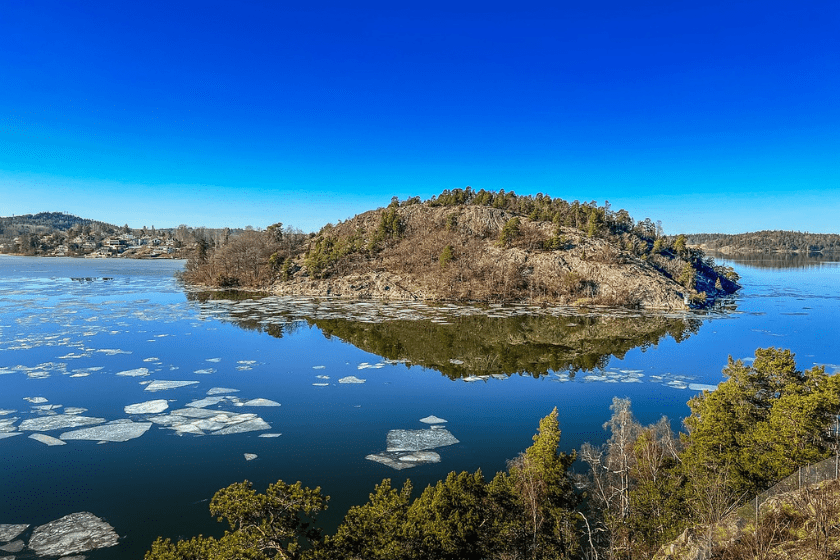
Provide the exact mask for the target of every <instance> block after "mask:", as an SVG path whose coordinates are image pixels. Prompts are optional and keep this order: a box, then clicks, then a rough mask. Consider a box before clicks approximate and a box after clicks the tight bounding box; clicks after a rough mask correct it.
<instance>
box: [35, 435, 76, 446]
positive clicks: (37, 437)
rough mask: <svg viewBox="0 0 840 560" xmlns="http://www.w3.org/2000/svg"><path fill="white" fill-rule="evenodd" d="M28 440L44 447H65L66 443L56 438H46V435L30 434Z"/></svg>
mask: <svg viewBox="0 0 840 560" xmlns="http://www.w3.org/2000/svg"><path fill="white" fill-rule="evenodd" d="M29 437H30V439H34V440H35V441H40V442H41V443H43V444H45V445H50V446H54V445H67V442H64V441H61V440H60V439H58V438H54V437H52V436H48V435H47V434H30V435H29Z"/></svg>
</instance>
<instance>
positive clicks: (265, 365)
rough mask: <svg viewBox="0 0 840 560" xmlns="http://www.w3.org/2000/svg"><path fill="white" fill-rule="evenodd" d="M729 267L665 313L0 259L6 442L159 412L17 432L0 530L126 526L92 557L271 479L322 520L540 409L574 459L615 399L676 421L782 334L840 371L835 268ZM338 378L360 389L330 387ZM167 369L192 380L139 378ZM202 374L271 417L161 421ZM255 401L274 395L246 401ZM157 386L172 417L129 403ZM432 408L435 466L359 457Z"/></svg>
mask: <svg viewBox="0 0 840 560" xmlns="http://www.w3.org/2000/svg"><path fill="white" fill-rule="evenodd" d="M726 264H730V265H732V266H734V267H735V268H736V270H737V271H738V272H739V274H741V276H742V284H743V285H744V288H743V289H742V290H741V292H740V293H739V294H738V295H737V296H735V297H733V298H732V299H731V300H728V301H726V302H724V303H723V304H722V305H721V306H720V307H718V308H717V309H715V310H712V311H710V312H703V313H685V314H679V313H671V314H667V315H662V314H640V313H633V312H610V313H604V312H596V311H592V312H585V313H582V312H579V311H575V310H571V309H545V308H530V307H527V306H519V307H517V306H514V307H488V308H476V307H463V306H430V305H423V304H388V305H383V304H376V303H370V302H367V303H361V304H351V303H347V302H336V301H328V300H320V301H314V300H307V299H282V298H263V299H251V298H246V299H241V297H242V296H241V295H234V294H225V293H201V292H194V291H190V290H187V289H185V287H184V286H183V285H182V284H181V283H180V282H179V281H178V280H177V279H176V278H175V276H174V274H175V273H176V272H177V271H178V270H180V269H181V268H182V266H183V262H182V261H154V262H152V261H123V260H92V259H87V260H83V259H77V260H73V259H58V258H56V259H39V258H23V257H9V256H0V436H3V434H10V433H16V432H18V431H20V428H21V425H22V424H23V423H24V422H27V421H28V420H33V419H38V418H41V417H46V416H52V415H56V414H64V411H65V410H67V409H68V408H71V411H70V412H75V413H76V414H77V415H82V416H85V417H95V418H101V419H104V420H105V421H107V422H112V421H124V420H126V419H131V420H133V421H135V422H148V421H149V420H150V419H152V417H155V418H157V422H155V421H153V423H152V424H151V427H150V428H149V429H148V431H146V432H145V433H143V435H142V436H140V437H137V438H135V439H131V440H129V441H124V442H108V443H104V444H100V443H98V442H97V441H77V440H69V441H66V445H60V446H48V445H45V444H44V443H41V442H40V441H36V440H34V439H31V438H30V437H27V436H28V435H30V434H32V433H38V432H36V431H31V430H30V431H25V432H24V433H22V434H20V435H17V436H10V437H4V438H2V439H0V524H2V523H32V524H35V525H38V524H43V523H46V522H48V521H51V520H54V519H57V518H59V517H62V516H64V515H66V514H69V513H73V512H77V511H90V512H92V513H94V514H95V515H98V516H100V517H103V518H105V519H106V520H107V521H108V522H109V523H111V525H113V526H114V527H115V528H116V530H117V532H118V533H119V534H120V535H121V537H122V540H121V543H120V544H119V545H118V547H117V548H115V549H106V550H102V551H98V552H95V553H91V554H90V555H89V557H90V558H112V557H120V558H142V555H143V552H144V551H145V550H146V549H148V547H149V545H150V543H151V542H152V541H153V540H154V538H155V537H156V536H158V535H163V536H168V537H172V538H178V537H189V536H193V535H195V534H198V533H203V534H205V535H207V534H220V532H221V531H222V529H223V527H222V526H221V525H220V524H217V523H216V522H215V520H214V519H213V518H211V516H210V515H209V512H208V509H207V506H208V501H209V498H210V497H212V495H213V493H214V492H215V491H216V490H218V489H219V488H222V487H224V486H227V485H229V484H231V483H233V482H236V481H241V480H243V479H248V480H250V481H252V482H253V483H254V485H255V487H256V488H257V489H259V490H263V489H264V488H265V487H266V486H267V485H268V484H269V483H271V482H274V481H276V480H277V479H283V480H285V481H287V482H294V481H297V480H300V481H302V482H303V483H304V484H306V485H309V486H321V488H322V490H323V491H324V493H326V494H328V495H330V496H332V500H331V502H330V509H329V510H328V511H327V512H326V513H325V514H324V515H323V516H322V517H321V520H322V521H323V523H324V525H325V526H326V527H328V528H330V527H334V525H335V524H336V523H337V522H338V521H339V520H340V519H341V518H342V517H343V515H344V513H346V510H347V508H348V507H349V506H350V505H353V504H357V503H362V502H364V501H366V500H367V496H368V494H369V493H370V492H371V491H372V489H373V486H374V484H376V483H378V482H379V481H381V480H382V479H383V478H386V477H388V478H391V479H392V480H393V481H394V483H395V484H396V485H401V484H402V482H403V481H404V480H405V479H406V478H410V479H411V480H412V482H413V483H414V485H415V489H422V488H423V487H425V485H426V484H429V483H432V482H434V481H436V480H438V479H440V478H443V477H444V476H445V475H446V474H447V473H448V472H449V471H452V470H475V469H477V468H481V469H482V470H483V471H484V473H485V474H486V475H487V476H492V475H493V473H495V472H496V471H498V470H501V469H504V468H505V461H506V460H507V459H510V458H512V457H514V456H516V455H517V454H518V453H519V452H520V451H522V450H523V449H524V448H526V447H527V446H528V445H529V444H530V443H531V436H532V435H533V433H534V431H535V430H536V427H537V424H538V421H539V419H540V418H541V417H543V416H545V415H546V414H548V413H549V412H550V411H551V409H552V408H553V407H555V406H556V407H557V408H558V410H559V413H560V426H561V429H562V430H563V438H562V441H561V445H562V447H563V448H564V449H565V450H567V451H571V450H573V449H575V448H579V447H580V445H581V443H583V442H585V441H591V442H593V443H600V442H602V441H603V440H604V438H605V433H604V431H603V429H602V428H601V426H602V424H603V423H604V422H605V421H606V420H607V419H608V417H609V414H610V412H609V405H610V403H611V400H612V398H613V397H614V396H620V397H628V398H630V399H631V400H632V401H633V409H634V412H635V413H636V416H637V417H638V418H639V420H640V421H642V422H644V423H650V422H654V421H656V420H658V418H659V417H660V416H662V415H663V414H664V415H667V416H669V417H670V418H671V419H672V420H673V423H674V426H675V428H678V427H679V420H680V419H681V418H682V417H684V416H685V415H686V414H687V413H688V407H687V406H686V401H687V400H688V399H689V398H690V397H691V396H692V395H693V394H695V393H696V391H697V390H699V389H702V388H703V387H704V386H710V385H716V384H717V383H719V382H720V381H722V375H721V369H722V368H723V366H724V365H725V364H726V360H727V357H728V356H730V355H731V356H733V357H735V358H748V357H751V356H752V355H753V352H754V350H755V349H756V348H758V347H768V346H777V347H783V348H790V349H791V350H793V351H794V352H795V353H796V355H797V361H798V364H799V366H800V368H809V367H811V366H813V365H814V364H822V365H825V366H826V368H827V370H828V371H832V372H836V371H839V370H840V365H837V364H840V344H838V343H837V325H838V321H837V317H838V312H840V294H838V290H837V286H838V285H840V265H838V263H836V262H820V261H819V260H807V261H805V262H804V264H803V263H802V262H800V261H796V263H795V267H793V268H790V267H789V268H778V266H785V265H784V263H783V264H781V265H779V264H778V263H777V264H775V265H774V264H773V263H772V262H767V261H762V262H752V263H750V264H748V265H747V264H740V263H738V262H734V261H727V262H726ZM787 264H788V265H790V264H791V263H787ZM143 368H145V369H143ZM351 376H352V377H355V378H357V379H363V380H364V383H342V382H339V380H341V379H345V378H348V377H351ZM161 380H170V381H190V382H197V383H192V384H189V385H186V386H182V387H178V388H173V389H168V390H162V391H158V392H151V391H148V390H147V387H149V388H151V387H154V386H155V385H151V384H150V383H151V382H156V381H161ZM214 388H224V389H235V390H236V392H219V393H218V395H216V396H217V399H218V398H219V397H225V396H229V397H230V398H227V399H224V400H221V401H219V402H216V403H212V404H210V405H208V406H206V407H204V408H200V406H199V407H194V408H193V410H196V409H198V410H212V411H217V413H222V414H223V415H224V414H227V416H226V417H225V416H222V418H228V419H230V418H234V416H233V415H239V414H251V415H256V416H258V417H259V418H261V419H262V421H264V422H265V423H266V424H267V425H268V426H266V427H264V429H260V430H256V431H251V432H247V433H233V434H228V435H223V433H220V434H213V431H218V430H219V428H220V426H218V425H217V426H210V427H207V426H205V430H204V431H203V433H204V434H206V435H201V434H198V433H184V432H183V431H178V430H174V429H171V426H167V425H165V424H164V423H160V422H163V421H161V420H160V419H159V418H158V417H159V416H161V415H166V414H169V413H171V412H172V411H173V410H178V409H185V408H189V407H187V405H189V404H190V403H195V401H201V400H202V399H204V398H206V397H207V396H208V391H210V393H211V396H212V395H213V394H214V393H215V391H211V389H214ZM258 398H262V399H269V400H271V401H275V402H276V403H279V404H280V406H252V405H253V404H254V403H253V402H252V403H250V404H249V402H248V401H252V399H258ZM27 399H28V400H27ZM150 400H166V401H167V402H166V404H167V405H168V407H169V409H168V410H167V411H165V412H163V413H160V414H151V413H150V414H129V413H127V412H126V411H125V407H126V406H128V405H132V404H136V403H141V402H145V401H150ZM33 401H35V402H33ZM38 401H43V402H38ZM196 404H199V405H200V404H201V402H199V403H196ZM50 405H61V407H59V408H54V409H52V410H48V407H49V406H50ZM38 407H40V408H38ZM72 408H77V409H81V408H83V409H86V411H84V412H81V411H79V410H72ZM429 415H435V416H437V417H439V418H443V419H446V420H447V422H446V424H445V425H446V428H447V429H448V430H449V432H451V434H452V435H453V436H454V437H455V438H457V440H458V442H459V443H456V444H454V445H448V446H445V447H439V448H437V449H435V452H437V453H438V454H439V455H440V458H441V461H440V462H439V463H433V464H421V465H418V466H416V467H414V468H410V469H406V470H394V469H392V468H390V467H388V466H387V465H384V464H379V463H377V462H374V461H371V460H368V459H366V456H368V455H370V454H378V453H381V452H383V451H385V449H386V436H387V434H388V432H389V431H390V430H395V429H405V430H421V429H426V428H428V426H427V425H425V424H423V423H421V422H420V419H421V418H424V417H427V416H429ZM71 416H72V415H71ZM236 418H240V417H236ZM242 418H244V417H242ZM24 425H25V424H24ZM211 428H214V429H211ZM76 429H80V428H71V429H56V430H52V431H44V432H41V433H44V434H46V435H50V436H53V437H56V438H58V437H59V436H60V435H61V434H63V433H66V432H70V431H73V430H76ZM261 434H262V435H265V434H281V435H279V436H276V437H259V436H260V435H261ZM246 453H249V454H255V455H257V457H256V459H253V460H246V459H245V454H246Z"/></svg>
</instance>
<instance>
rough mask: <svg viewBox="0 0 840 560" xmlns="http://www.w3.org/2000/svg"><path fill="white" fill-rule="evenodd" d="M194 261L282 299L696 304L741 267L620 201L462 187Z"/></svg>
mask: <svg viewBox="0 0 840 560" xmlns="http://www.w3.org/2000/svg"><path fill="white" fill-rule="evenodd" d="M249 233H250V235H248V236H241V237H238V238H232V239H231V240H230V242H229V243H228V244H226V245H224V246H222V247H220V248H218V249H216V250H215V251H205V252H203V253H201V254H199V253H196V255H195V256H194V257H193V258H191V259H190V261H189V262H188V264H187V271H186V274H185V278H186V279H187V280H188V281H190V282H193V283H197V284H203V285H208V286H216V287H225V288H230V287H238V288H245V287H247V288H257V289H262V290H266V291H270V292H272V293H274V294H277V295H295V296H297V295H304V296H329V297H342V298H353V299H388V300H425V301H451V302H523V301H527V302H531V303H537V304H553V305H578V306H590V305H598V306H616V307H633V308H645V309H671V310H672V309H684V308H686V307H695V306H696V307H703V306H707V305H710V304H711V303H713V302H714V301H715V300H716V299H717V298H719V297H721V296H724V295H727V294H731V293H733V292H735V291H736V290H737V289H738V288H739V287H740V286H739V285H738V283H737V282H738V277H737V274H735V273H734V271H732V269H730V268H728V267H722V266H716V265H715V263H714V261H713V260H712V259H710V258H707V257H706V256H705V254H704V253H703V252H702V251H701V250H698V249H694V248H690V247H688V246H687V244H686V238H685V236H676V237H665V236H664V235H662V233H661V227H657V225H655V224H654V223H653V222H652V221H651V220H650V219H646V220H643V221H640V222H634V220H633V219H632V218H631V217H630V216H629V214H628V213H627V212H626V211H625V210H619V211H617V212H614V211H612V210H611V209H610V207H609V205H608V204H606V205H604V206H598V205H597V204H596V203H595V202H590V203H579V202H578V201H575V202H573V203H569V202H566V201H564V200H562V199H559V198H551V197H549V196H544V195H541V194H538V195H536V196H517V195H516V194H514V193H512V192H508V193H505V192H504V191H499V192H488V191H484V190H481V191H478V192H476V191H472V190H471V189H469V188H467V189H456V190H454V191H444V192H443V193H442V194H441V195H439V196H437V197H432V198H431V199H429V200H426V201H421V200H420V199H419V198H417V197H415V198H410V199H408V200H404V201H400V200H398V199H396V198H394V199H392V201H391V203H390V204H389V205H388V206H387V207H384V208H378V209H376V210H370V211H368V212H364V213H362V214H359V215H357V216H354V217H353V218H351V219H349V220H347V221H345V222H340V223H338V224H335V225H333V224H328V225H326V226H324V227H323V228H322V229H321V230H320V231H319V232H317V233H313V234H310V235H308V236H306V235H301V234H293V233H291V232H289V231H284V230H283V228H282V224H275V225H274V226H270V227H269V228H267V229H266V230H265V231H263V232H249Z"/></svg>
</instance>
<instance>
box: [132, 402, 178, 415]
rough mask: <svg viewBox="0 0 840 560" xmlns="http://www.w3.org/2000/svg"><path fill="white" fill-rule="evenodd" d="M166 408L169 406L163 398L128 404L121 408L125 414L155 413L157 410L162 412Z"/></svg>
mask: <svg viewBox="0 0 840 560" xmlns="http://www.w3.org/2000/svg"><path fill="white" fill-rule="evenodd" d="M167 408H169V402H167V401H166V400H164V399H158V400H155V401H146V402H141V403H137V404H130V405H128V406H126V407H125V408H124V409H123V410H125V413H126V414H157V413H159V412H163V411H164V410H166V409H167Z"/></svg>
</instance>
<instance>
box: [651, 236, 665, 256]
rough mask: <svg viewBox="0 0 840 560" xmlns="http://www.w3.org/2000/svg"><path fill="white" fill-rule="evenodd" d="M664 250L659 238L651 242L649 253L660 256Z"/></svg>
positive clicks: (663, 244)
mask: <svg viewBox="0 0 840 560" xmlns="http://www.w3.org/2000/svg"><path fill="white" fill-rule="evenodd" d="M664 250H665V243H664V242H663V241H662V239H661V238H659V239H657V240H656V241H654V242H653V248H652V249H651V251H650V252H651V253H653V254H654V255H658V254H660V253H661V252H662V251H664Z"/></svg>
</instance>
